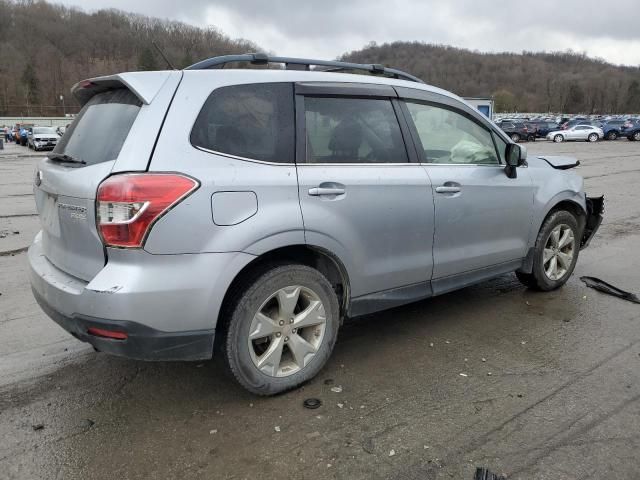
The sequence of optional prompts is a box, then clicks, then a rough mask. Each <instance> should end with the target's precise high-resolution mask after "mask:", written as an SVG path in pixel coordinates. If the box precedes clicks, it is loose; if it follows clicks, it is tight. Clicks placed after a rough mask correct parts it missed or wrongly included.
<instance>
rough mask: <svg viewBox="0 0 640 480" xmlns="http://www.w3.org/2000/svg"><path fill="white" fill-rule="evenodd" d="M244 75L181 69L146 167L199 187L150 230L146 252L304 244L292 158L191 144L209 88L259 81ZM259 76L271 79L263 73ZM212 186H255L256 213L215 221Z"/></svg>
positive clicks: (235, 188) (243, 188) (241, 249)
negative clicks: (238, 154) (258, 157)
mask: <svg viewBox="0 0 640 480" xmlns="http://www.w3.org/2000/svg"><path fill="white" fill-rule="evenodd" d="M245 77H246V80H244V78H245ZM245 77H243V75H242V73H241V72H238V71H236V72H232V71H228V72H224V74H221V75H213V74H211V72H207V71H193V72H185V75H184V77H183V79H182V82H181V84H180V87H179V88H178V90H177V92H176V95H175V98H174V101H173V103H172V107H171V109H170V111H169V113H168V115H167V118H166V120H165V124H164V127H163V129H162V132H161V134H160V137H159V139H158V143H157V145H156V148H155V153H154V155H153V159H152V161H151V163H150V166H149V170H150V171H169V172H181V173H185V174H187V175H190V176H192V177H194V178H196V179H197V180H198V181H200V183H201V186H200V188H199V189H198V190H196V191H195V192H194V193H193V194H192V195H191V196H190V197H188V198H187V199H185V200H184V201H183V202H181V203H180V204H178V205H177V206H176V207H175V208H174V209H173V210H171V211H170V212H169V213H168V214H166V215H165V216H164V217H162V218H161V219H160V220H159V221H158V223H157V224H156V225H155V226H154V227H153V228H152V230H151V232H150V234H149V237H148V239H147V242H146V244H145V249H146V250H147V251H148V252H150V253H156V254H183V253H203V252H245V253H250V254H253V255H260V254H261V253H264V252H267V251H269V250H272V249H275V248H278V247H281V246H285V245H296V244H300V245H302V244H304V243H305V242H304V228H303V223H302V214H301V211H300V204H299V201H298V180H297V175H296V167H295V164H270V163H265V162H259V161H250V160H245V159H239V158H235V157H232V156H228V155H221V154H216V153H211V152H207V151H202V150H200V149H197V148H196V147H194V146H193V145H191V143H190V140H189V137H190V133H191V129H192V127H193V124H194V122H195V120H196V117H197V116H198V113H199V112H200V109H201V108H202V106H203V104H204V102H205V100H206V99H207V97H208V96H209V95H210V94H211V92H212V91H213V90H214V89H216V88H218V87H221V86H224V85H228V84H240V83H256V82H259V81H260V80H257V79H256V78H255V76H251V75H246V74H245ZM243 80H244V81H243ZM263 81H265V82H268V81H274V80H273V79H272V78H268V77H266V78H265V79H264V80H263ZM216 192H253V193H255V196H256V198H257V206H258V207H257V212H256V213H255V214H254V215H252V216H250V217H249V218H246V219H244V220H243V221H241V222H240V223H237V224H235V225H217V224H216V223H215V222H214V219H213V217H212V196H213V195H214V194H215V193H216Z"/></svg>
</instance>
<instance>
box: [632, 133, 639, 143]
mask: <svg viewBox="0 0 640 480" xmlns="http://www.w3.org/2000/svg"><path fill="white" fill-rule="evenodd" d="M631 138H633V139H634V140H635V141H636V142H640V132H636V133H634V134H633V135H631Z"/></svg>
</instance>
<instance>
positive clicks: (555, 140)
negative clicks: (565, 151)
mask: <svg viewBox="0 0 640 480" xmlns="http://www.w3.org/2000/svg"><path fill="white" fill-rule="evenodd" d="M553 141H554V142H556V143H560V142H564V137H563V136H562V135H560V134H558V135H556V136H555V137H553Z"/></svg>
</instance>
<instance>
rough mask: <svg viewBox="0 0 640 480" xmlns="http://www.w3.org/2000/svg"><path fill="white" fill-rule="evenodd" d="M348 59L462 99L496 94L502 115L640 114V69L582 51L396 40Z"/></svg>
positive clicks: (350, 54)
mask: <svg viewBox="0 0 640 480" xmlns="http://www.w3.org/2000/svg"><path fill="white" fill-rule="evenodd" d="M342 59H343V60H348V61H352V62H367V63H382V64H384V65H387V66H394V67H397V68H399V69H401V70H406V71H408V72H410V73H412V74H414V75H417V76H418V77H420V78H422V79H423V80H424V81H425V82H427V83H429V84H431V85H435V86H438V87H441V88H444V89H446V90H451V91H452V92H455V93H456V94H458V95H461V96H468V97H474V96H479V97H485V96H494V98H495V101H496V110H497V111H500V112H515V111H519V112H564V113H638V112H640V68H637V67H636V68H630V67H618V66H614V65H611V64H608V63H606V62H605V61H604V60H598V59H593V58H589V57H586V56H585V55H582V54H577V53H570V52H563V53H529V52H524V53H522V54H514V53H499V54H491V53H479V52H472V51H470V50H463V49H459V48H454V47H447V46H441V45H430V44H425V43H420V42H395V43H385V44H383V45H376V44H375V43H372V44H369V45H367V46H366V47H365V48H364V49H362V50H358V51H354V52H350V53H347V54H345V55H344V56H343V57H342Z"/></svg>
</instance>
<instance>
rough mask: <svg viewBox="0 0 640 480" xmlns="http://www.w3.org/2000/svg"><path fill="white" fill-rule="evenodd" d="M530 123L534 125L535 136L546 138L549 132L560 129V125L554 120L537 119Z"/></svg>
mask: <svg viewBox="0 0 640 480" xmlns="http://www.w3.org/2000/svg"><path fill="white" fill-rule="evenodd" d="M531 123H533V124H534V125H535V126H536V138H546V136H547V135H548V134H549V132H552V131H554V130H560V125H558V124H557V123H556V122H551V121H547V120H538V121H535V122H531Z"/></svg>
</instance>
